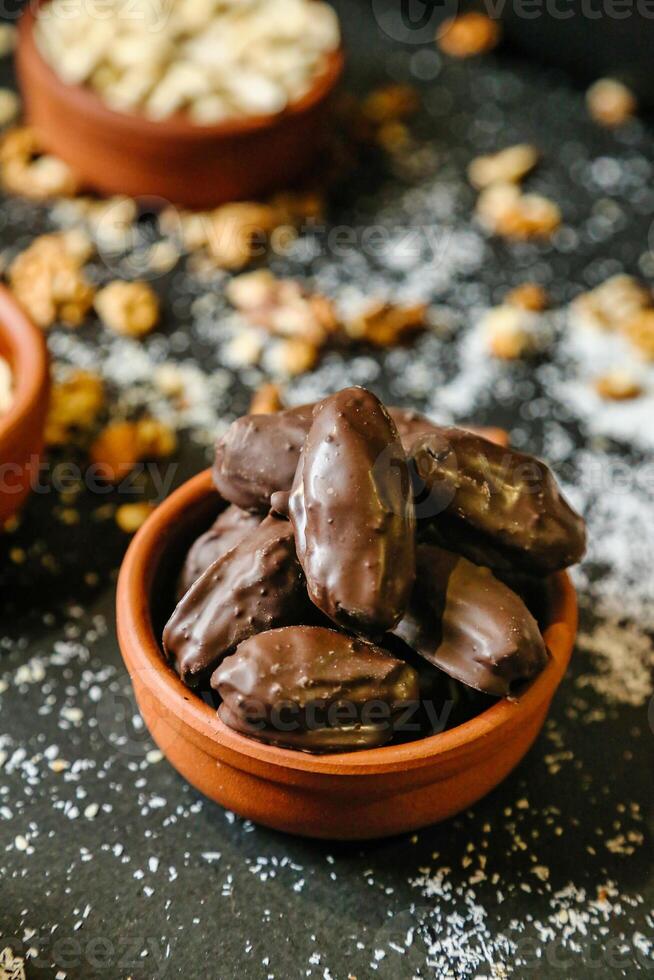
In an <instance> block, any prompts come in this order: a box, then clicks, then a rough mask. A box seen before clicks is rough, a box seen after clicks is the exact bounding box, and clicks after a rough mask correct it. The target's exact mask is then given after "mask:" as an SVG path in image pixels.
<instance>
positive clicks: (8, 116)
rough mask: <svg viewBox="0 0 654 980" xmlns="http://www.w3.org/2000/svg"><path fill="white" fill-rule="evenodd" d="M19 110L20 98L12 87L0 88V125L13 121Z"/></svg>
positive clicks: (6, 124)
mask: <svg viewBox="0 0 654 980" xmlns="http://www.w3.org/2000/svg"><path fill="white" fill-rule="evenodd" d="M19 112H20V99H19V98H18V96H17V95H16V93H15V92H14V90H13V89H10V88H0V126H3V127H4V126H8V125H9V123H12V122H14V120H15V119H16V116H17V115H18V113H19Z"/></svg>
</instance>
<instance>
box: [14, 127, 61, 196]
mask: <svg viewBox="0 0 654 980" xmlns="http://www.w3.org/2000/svg"><path fill="white" fill-rule="evenodd" d="M0 173H1V175H2V186H3V187H4V189H5V190H7V191H9V193H10V194H20V195H21V196H23V197H28V198H31V199H32V200H35V201H43V200H49V199H51V198H53V197H68V196H73V195H74V194H76V193H77V190H78V180H77V177H76V176H75V174H74V173H73V171H72V170H71V168H70V167H69V166H68V164H67V163H64V161H63V160H60V159H59V158H58V157H54V156H51V155H50V154H47V153H44V152H43V150H42V147H41V144H40V142H39V139H38V137H37V135H36V133H35V131H34V130H33V129H32V128H31V127H29V126H21V127H18V128H16V129H11V130H9V132H7V134H6V135H5V136H4V138H3V140H2V144H1V145H0Z"/></svg>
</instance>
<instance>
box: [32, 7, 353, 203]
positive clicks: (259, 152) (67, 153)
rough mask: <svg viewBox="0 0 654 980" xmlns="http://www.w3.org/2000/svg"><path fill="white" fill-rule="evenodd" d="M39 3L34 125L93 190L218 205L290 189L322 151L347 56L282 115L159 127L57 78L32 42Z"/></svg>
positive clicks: (334, 60) (179, 119) (333, 58)
mask: <svg viewBox="0 0 654 980" xmlns="http://www.w3.org/2000/svg"><path fill="white" fill-rule="evenodd" d="M40 2H43V0H40ZM40 2H39V3H33V4H29V5H28V6H27V8H26V10H25V12H24V14H23V16H22V18H21V21H20V28H19V31H20V33H19V43H18V51H17V56H16V64H17V70H18V78H19V82H20V87H21V90H22V95H23V101H24V104H25V111H26V115H27V119H28V120H29V122H30V123H31V124H32V125H33V126H34V127H35V128H36V130H37V131H38V133H39V136H40V138H41V140H42V142H43V145H44V147H45V148H46V149H48V150H49V151H50V152H51V153H54V154H56V155H57V156H59V157H61V159H62V160H65V161H66V162H67V163H68V164H69V165H70V166H71V167H72V168H73V169H74V170H75V171H76V172H77V173H78V174H79V176H80V178H81V180H82V181H83V182H84V183H85V184H87V185H88V186H89V187H90V188H93V189H95V190H98V191H102V192H103V193H106V194H127V195H129V196H130V197H150V198H153V197H154V198H157V197H158V198H161V199H162V200H163V201H166V202H170V203H172V204H180V205H184V206H186V207H191V208H208V207H215V206H216V205H218V204H222V203H224V202H226V201H235V200H239V199H243V198H248V197H253V196H256V195H260V194H263V193H264V192H267V191H271V190H273V189H275V188H277V187H281V186H288V185H289V184H290V183H292V181H293V180H294V179H295V178H296V177H298V176H299V175H300V174H301V173H302V172H303V171H304V170H306V169H307V168H308V166H309V165H310V163H311V162H312V160H313V159H314V157H315V155H316V153H317V152H318V151H319V149H320V145H321V137H322V136H323V134H324V131H325V129H326V125H327V123H328V119H329V97H330V95H331V94H332V92H333V90H334V88H335V86H336V84H337V82H338V81H339V79H340V77H341V74H342V71H343V62H344V58H343V52H342V50H339V51H336V52H334V53H333V54H331V55H330V56H329V58H328V64H327V69H326V71H325V72H324V73H323V74H322V75H321V76H319V77H318V78H316V80H315V83H314V85H313V88H312V89H311V90H310V91H309V92H308V93H307V94H306V95H305V96H304V97H303V98H302V99H301V100H299V101H298V102H295V103H293V104H292V105H290V106H289V107H288V108H287V109H285V110H284V111H283V112H281V113H278V114H277V115H273V116H256V117H255V116H250V117H248V118H246V119H242V120H236V121H233V122H226V123H222V124H220V125H216V126H195V125H193V124H192V123H191V122H189V121H188V120H187V119H186V118H185V117H184V116H183V115H182V114H179V115H177V116H173V117H171V118H170V119H166V120H163V121H161V122H154V121H152V120H150V119H147V118H145V117H144V116H142V115H138V114H136V113H132V114H127V113H119V112H114V111H112V110H111V109H109V108H108V107H107V106H105V105H104V103H103V102H102V100H101V99H100V98H99V96H97V95H96V94H95V93H94V92H93V91H92V90H90V89H87V88H84V87H83V86H75V85H66V84H65V83H64V82H62V81H61V80H60V79H59V78H58V77H57V75H56V74H55V73H54V71H53V70H52V69H51V68H50V66H49V65H48V64H47V63H46V62H45V61H44V59H43V58H42V57H41V54H40V52H39V50H38V48H37V45H36V43H35V40H34V33H33V28H34V21H35V16H36V14H35V11H36V9H38V6H39V5H40Z"/></svg>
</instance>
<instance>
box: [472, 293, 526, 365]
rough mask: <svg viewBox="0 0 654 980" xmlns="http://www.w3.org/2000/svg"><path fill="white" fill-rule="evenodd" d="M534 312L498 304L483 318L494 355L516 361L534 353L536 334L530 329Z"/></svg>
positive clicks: (487, 339) (487, 338)
mask: <svg viewBox="0 0 654 980" xmlns="http://www.w3.org/2000/svg"><path fill="white" fill-rule="evenodd" d="M532 317H533V314H530V313H529V312H528V311H526V310H523V309H520V308H519V307H517V306H496V307H495V308H494V309H492V310H488V312H487V313H486V314H485V316H484V318H483V320H482V329H483V330H484V333H485V336H486V342H487V344H488V349H489V351H490V353H491V354H492V355H493V357H497V358H500V359H501V360H504V361H514V360H518V359H519V358H521V357H526V356H528V355H529V354H533V353H534V351H535V350H536V348H537V344H536V335H535V333H534V331H533V329H530V326H531V321H532Z"/></svg>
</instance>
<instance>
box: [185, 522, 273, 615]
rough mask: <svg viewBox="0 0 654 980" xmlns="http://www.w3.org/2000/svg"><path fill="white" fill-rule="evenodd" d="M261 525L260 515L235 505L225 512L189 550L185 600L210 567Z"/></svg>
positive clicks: (186, 566) (186, 560) (186, 567)
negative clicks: (195, 583)
mask: <svg viewBox="0 0 654 980" xmlns="http://www.w3.org/2000/svg"><path fill="white" fill-rule="evenodd" d="M260 523H261V518H260V516H258V515H257V514H251V513H250V512H249V511H247V510H241V508H240V507H235V506H234V505H233V504H232V505H230V506H229V507H227V508H226V510H224V511H222V513H221V514H219V516H218V517H217V519H216V520H215V522H214V523H213V524H212V525H211V527H210V528H209V530H208V531H205V533H204V534H202V535H201V536H200V537H199V538H198V539H197V541H194V542H193V544H192V545H191V547H190V548H189V551H188V554H187V556H186V559H185V561H184V567H183V568H182V573H181V575H180V577H179V583H178V590H177V594H178V596H179V597H180V598H181V597H182V596H183V595H184V593H185V592H186V591H188V589H190V587H191V586H192V585H193V583H194V582H196V581H197V580H198V579H199V578H200V576H201V575H202V573H203V572H204V571H206V569H207V568H208V567H209V565H211V564H213V562H214V561H216V559H217V558H221V557H222V556H223V555H226V554H227V552H228V551H231V550H232V548H234V547H235V546H236V545H237V544H238V543H239V541H242V540H243V538H244V537H245V536H246V535H248V534H249V533H250V531H253V530H254V528H255V527H258V525H259V524H260Z"/></svg>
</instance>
